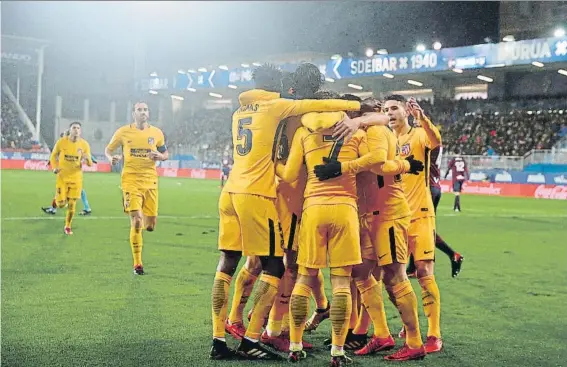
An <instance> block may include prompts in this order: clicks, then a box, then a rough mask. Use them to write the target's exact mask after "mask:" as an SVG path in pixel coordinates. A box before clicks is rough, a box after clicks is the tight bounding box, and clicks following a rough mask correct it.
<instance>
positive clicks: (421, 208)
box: [384, 95, 443, 353]
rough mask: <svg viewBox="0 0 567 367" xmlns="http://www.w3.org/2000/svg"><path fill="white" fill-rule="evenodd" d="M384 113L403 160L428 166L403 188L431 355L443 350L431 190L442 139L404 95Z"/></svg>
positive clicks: (387, 104) (389, 103) (393, 98)
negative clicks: (435, 156) (434, 156)
mask: <svg viewBox="0 0 567 367" xmlns="http://www.w3.org/2000/svg"><path fill="white" fill-rule="evenodd" d="M384 112H385V113H386V114H387V115H388V117H389V120H390V122H389V125H390V127H391V128H392V130H393V131H394V133H395V134H396V136H397V137H398V144H399V146H400V147H401V149H400V151H401V156H402V157H408V156H414V157H415V158H416V159H418V160H421V161H423V162H424V165H425V170H424V171H423V172H421V173H420V174H419V175H417V176H414V175H405V176H404V177H403V187H404V192H405V194H406V197H407V200H408V203H409V206H410V210H411V223H410V226H409V230H408V236H409V249H410V252H411V253H412V254H413V256H414V259H415V265H416V269H417V278H418V280H419V284H420V285H421V289H422V300H423V309H424V312H425V315H426V316H427V321H428V330H427V341H426V343H425V349H426V351H427V353H435V352H439V351H440V350H441V348H442V347H443V342H442V339H441V328H440V322H439V321H440V316H441V298H440V295H439V287H438V286H437V282H436V281H435V275H434V264H435V235H436V233H435V208H434V206H433V200H432V198H431V193H430V190H429V184H430V181H429V160H430V152H431V150H432V149H434V148H436V147H438V146H439V145H441V135H440V133H439V130H437V128H436V127H435V125H433V123H432V122H431V120H429V118H428V117H427V116H426V115H425V114H424V112H423V109H422V108H421V107H420V106H419V104H418V103H417V102H416V101H415V99H413V98H411V99H410V100H409V101H406V99H405V98H404V97H403V96H400V95H391V96H388V97H387V98H386V100H385V103H384ZM410 114H411V115H412V116H413V118H414V119H415V120H416V121H417V125H419V126H421V127H412V126H411V125H410V124H409V121H408V116H409V115H410Z"/></svg>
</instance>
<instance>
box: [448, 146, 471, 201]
mask: <svg viewBox="0 0 567 367" xmlns="http://www.w3.org/2000/svg"><path fill="white" fill-rule="evenodd" d="M449 171H451V178H452V180H453V193H454V194H455V203H454V204H453V210H454V211H456V212H460V211H461V190H462V188H463V183H464V182H465V180H467V179H468V177H469V169H468V168H467V162H465V159H464V158H463V157H461V156H459V155H458V154H457V156H455V157H454V158H453V159H451V160H450V161H449V167H447V172H446V173H445V178H447V176H448V175H449Z"/></svg>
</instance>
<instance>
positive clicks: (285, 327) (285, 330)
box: [282, 297, 291, 333]
mask: <svg viewBox="0 0 567 367" xmlns="http://www.w3.org/2000/svg"><path fill="white" fill-rule="evenodd" d="M290 302H291V297H290ZM290 327H291V321H290V318H289V307H288V308H287V311H286V312H285V313H284V315H283V318H282V333H289V328H290Z"/></svg>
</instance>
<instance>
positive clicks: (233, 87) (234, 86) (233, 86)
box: [228, 84, 238, 89]
mask: <svg viewBox="0 0 567 367" xmlns="http://www.w3.org/2000/svg"><path fill="white" fill-rule="evenodd" d="M228 87H229V88H230V89H236V88H238V87H237V86H236V85H234V84H229V85H228Z"/></svg>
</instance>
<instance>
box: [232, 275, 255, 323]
mask: <svg viewBox="0 0 567 367" xmlns="http://www.w3.org/2000/svg"><path fill="white" fill-rule="evenodd" d="M257 278H258V277H257V276H255V275H254V274H252V273H250V272H249V271H248V269H246V268H245V267H242V268H240V271H239V272H238V275H237V276H236V280H235V282H234V294H233V295H232V305H231V306H230V314H229V316H228V320H229V321H230V323H231V324H234V323H237V322H242V314H243V313H244V307H245V306H246V302H248V297H250V294H252V289H253V288H254V283H256V279H257Z"/></svg>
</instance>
